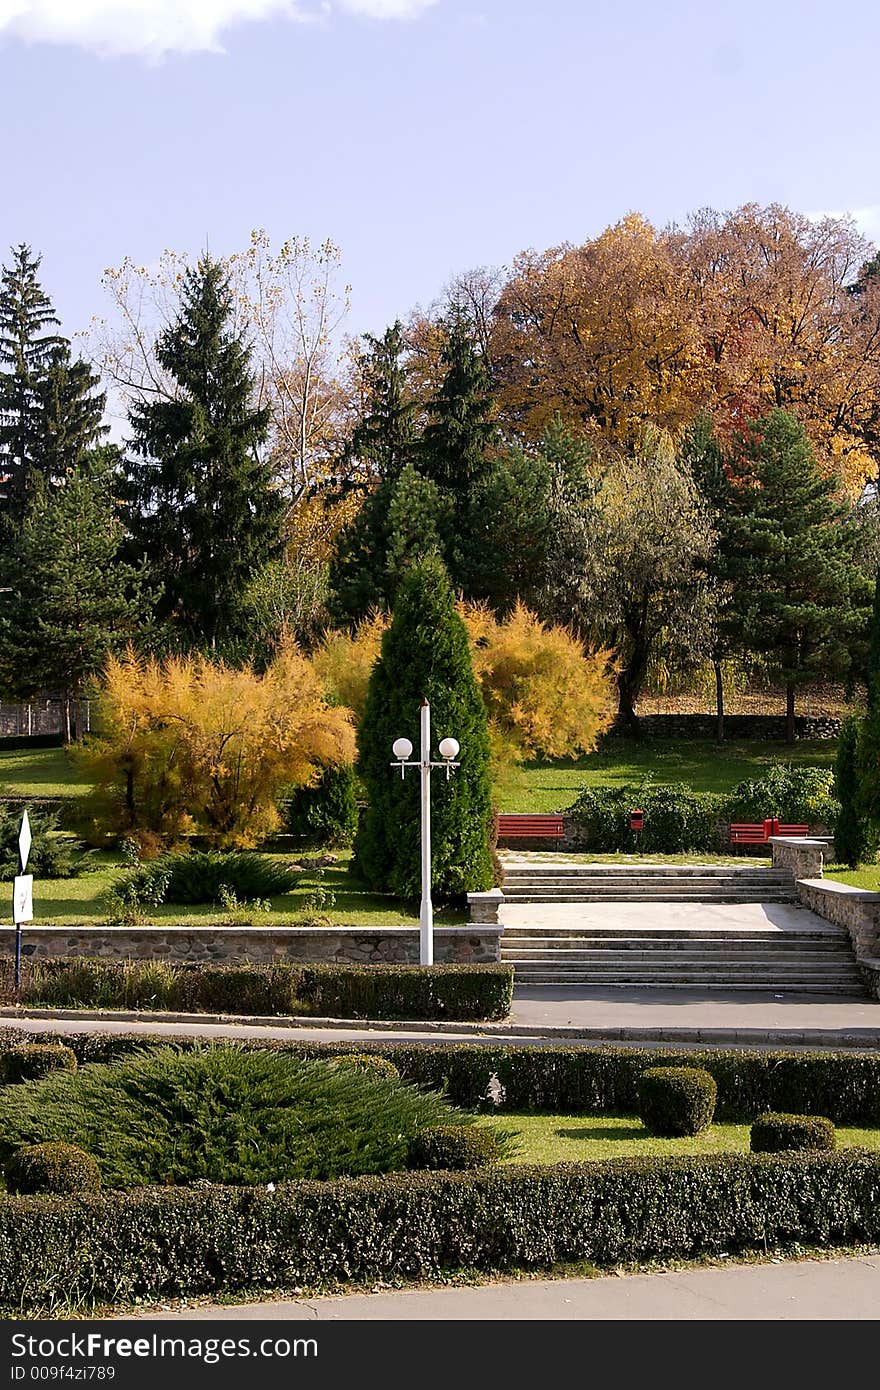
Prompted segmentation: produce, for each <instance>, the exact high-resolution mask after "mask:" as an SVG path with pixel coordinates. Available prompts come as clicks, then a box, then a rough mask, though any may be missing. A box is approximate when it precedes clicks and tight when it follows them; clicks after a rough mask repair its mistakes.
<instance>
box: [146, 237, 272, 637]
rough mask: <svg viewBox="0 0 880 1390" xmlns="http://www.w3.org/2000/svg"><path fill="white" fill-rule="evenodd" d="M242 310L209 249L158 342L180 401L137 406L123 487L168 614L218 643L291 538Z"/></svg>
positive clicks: (184, 629) (233, 632) (185, 630)
mask: <svg viewBox="0 0 880 1390" xmlns="http://www.w3.org/2000/svg"><path fill="white" fill-rule="evenodd" d="M233 309H234V306H233V294H232V289H231V286H230V281H229V275H228V272H227V271H226V270H225V269H224V268H223V266H222V265H220V264H219V263H218V262H216V261H214V260H212V259H211V258H210V256H207V255H206V256H203V257H202V259H201V260H200V261H199V262H198V265H197V266H195V267H193V268H192V269H190V270H189V271H188V272H187V274H186V276H185V278H184V282H183V287H182V290H181V296H180V309H179V312H178V316H177V319H176V321H175V322H174V324H172V326H171V327H170V328H168V329H167V330H166V331H165V332H164V333H162V335H161V337H160V338H159V340H158V343H157V345H156V356H157V360H158V362H159V364H160V366H161V367H162V368H163V370H164V371H165V372H166V373H167V374H168V375H169V377H170V379H171V381H172V382H173V386H174V395H173V398H166V399H161V400H152V399H148V400H141V401H139V402H137V403H136V404H135V405H134V406H133V407H132V409H131V412H130V421H131V425H132V430H133V439H132V443H133V447H134V454H135V456H134V457H133V458H131V459H130V460H129V461H128V463H127V464H126V469H125V472H126V480H125V483H124V487H123V504H124V508H125V521H126V526H127V529H128V532H129V545H128V553H129V555H130V556H131V557H132V558H134V559H136V560H138V561H140V562H141V563H148V564H149V565H150V566H152V568H153V569H154V571H155V573H156V574H157V576H158V578H159V582H160V583H161V586H162V589H161V595H160V600H159V606H158V612H159V616H160V617H161V618H170V619H171V620H172V621H173V622H174V624H175V625H176V626H177V627H178V629H179V630H180V632H181V634H182V635H183V637H184V639H185V640H186V641H188V642H189V643H190V644H191V645H193V646H195V647H206V648H209V649H216V648H217V647H219V646H222V645H223V643H224V642H227V641H231V640H234V639H235V637H236V636H237V635H238V628H239V626H240V625H241V619H240V605H241V600H242V596H243V594H244V591H245V589H246V587H247V584H248V581H249V580H250V578H251V577H252V575H254V574H255V573H256V571H257V570H259V569H260V568H261V567H262V566H263V565H265V564H266V563H267V562H268V561H270V560H272V559H273V558H275V557H276V556H277V555H278V554H279V553H280V550H281V545H282V523H283V516H284V507H283V502H282V500H281V498H280V496H279V495H278V493H277V492H276V491H275V490H274V488H273V487H272V481H271V470H270V468H269V465H268V464H267V462H266V461H265V459H264V458H263V457H262V453H261V450H262V446H263V444H264V442H265V439H266V434H267V431H268V425H269V412H268V410H266V409H258V408H256V407H255V406H254V404H253V401H254V379H253V376H252V373H251V368H250V353H249V348H248V346H247V344H246V342H245V341H244V339H243V338H242V336H241V334H240V333H238V332H237V331H236V329H235V325H234V321H233Z"/></svg>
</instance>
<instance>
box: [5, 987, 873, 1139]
mask: <svg viewBox="0 0 880 1390" xmlns="http://www.w3.org/2000/svg"><path fill="white" fill-rule="evenodd" d="M434 968H435V969H437V968H438V967H434ZM439 968H440V969H443V968H444V967H439ZM447 968H448V967H447ZM483 969H484V970H493V969H495V970H497V969H498V967H491V966H486V967H483ZM22 1041H23V1038H22V1034H21V1033H20V1032H18V1031H17V1030H15V1031H13V1030H11V1029H10V1030H8V1031H7V1033H6V1035H5V1037H2V1038H0V1045H2V1046H3V1047H4V1048H6V1049H8V1048H9V1047H10V1046H11V1045H13V1044H17V1043H20V1042H22ZM34 1041H42V1042H49V1041H52V1042H61V1043H65V1044H67V1046H69V1047H70V1048H71V1049H72V1050H73V1052H74V1053H75V1054H76V1056H77V1058H78V1060H79V1062H80V1063H81V1064H82V1063H85V1062H105V1061H111V1060H112V1059H113V1058H115V1057H121V1056H125V1055H126V1054H128V1053H130V1052H133V1051H137V1050H139V1049H141V1048H144V1047H150V1046H153V1047H162V1046H164V1045H165V1044H166V1041H167V1040H166V1039H164V1038H148V1037H144V1036H142V1035H130V1036H125V1035H122V1034H106V1033H89V1032H83V1033H78V1034H65V1035H63V1036H62V1035H60V1034H59V1035H57V1036H50V1035H48V1034H44V1033H41V1034H40V1035H39V1037H36V1036H35V1037H34ZM175 1042H176V1044H177V1045H178V1046H180V1047H186V1046H187V1045H190V1046H196V1045H197V1044H196V1041H195V1040H190V1041H188V1040H187V1039H184V1038H179V1039H176V1040H175ZM239 1045H240V1046H248V1047H272V1048H282V1049H284V1050H285V1051H287V1050H290V1051H293V1052H295V1053H297V1055H299V1056H305V1057H325V1056H329V1057H332V1056H337V1055H339V1054H340V1053H346V1052H348V1053H350V1052H351V1044H350V1043H348V1044H346V1043H330V1044H327V1043H324V1044H321V1043H303V1042H296V1041H294V1040H291V1041H290V1042H286V1041H285V1042H256V1041H255V1042H251V1043H247V1044H244V1043H242V1044H239ZM357 1046H358V1051H359V1052H362V1053H368V1054H371V1055H372V1054H378V1055H379V1056H382V1057H388V1058H390V1059H391V1061H393V1062H394V1064H395V1066H396V1067H397V1068H398V1070H399V1071H400V1074H401V1076H402V1077H403V1079H404V1080H405V1081H414V1082H416V1083H417V1084H418V1085H420V1086H426V1087H428V1088H430V1089H431V1090H442V1089H444V1088H445V1090H446V1094H447V1095H448V1098H449V1100H450V1101H451V1102H452V1104H453V1105H457V1106H460V1107H461V1108H462V1109H464V1110H477V1109H480V1108H482V1109H483V1110H484V1111H491V1112H495V1111H497V1112H499V1113H503V1112H504V1111H529V1110H531V1111H535V1112H537V1113H542V1112H543V1113H545V1114H558V1115H578V1114H582V1115H590V1114H603V1113H604V1114H608V1115H635V1114H637V1113H638V1082H639V1077H640V1075H641V1073H642V1072H643V1071H644V1070H645V1069H646V1068H648V1067H657V1066H661V1067H702V1068H704V1069H705V1070H706V1071H708V1072H709V1073H710V1074H711V1075H712V1076H713V1077H714V1079H715V1083H716V1085H717V1088H718V1099H717V1105H716V1110H715V1119H716V1120H718V1121H720V1122H722V1123H726V1122H730V1123H734V1124H748V1123H751V1121H752V1120H755V1119H757V1117H758V1116H759V1115H762V1114H765V1113H767V1112H768V1111H774V1112H780V1111H782V1112H786V1113H788V1114H798V1115H827V1116H828V1118H829V1119H830V1120H832V1121H833V1122H834V1123H835V1124H838V1125H868V1126H871V1125H880V1052H856V1051H849V1050H846V1051H843V1050H841V1051H838V1052H832V1051H821V1052H819V1051H817V1052H807V1051H803V1052H770V1051H767V1052H763V1051H754V1052H748V1051H744V1050H738V1051H721V1050H718V1051H706V1052H697V1051H693V1052H675V1051H673V1050H671V1049H669V1050H666V1049H663V1050H659V1049H653V1050H652V1049H650V1048H626V1047H594V1046H577V1045H572V1046H567V1047H561V1046H556V1045H554V1046H551V1047H518V1046H516V1045H513V1044H504V1043H501V1044H496V1043H446V1042H444V1043H427V1044H426V1043H406V1042H389V1043H368V1042H362V1041H359V1042H358V1045H357Z"/></svg>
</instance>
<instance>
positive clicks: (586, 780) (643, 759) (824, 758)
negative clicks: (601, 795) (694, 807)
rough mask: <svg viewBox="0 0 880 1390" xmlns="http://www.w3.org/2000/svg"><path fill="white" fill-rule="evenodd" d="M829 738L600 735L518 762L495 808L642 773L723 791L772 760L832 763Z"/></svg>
mask: <svg viewBox="0 0 880 1390" xmlns="http://www.w3.org/2000/svg"><path fill="white" fill-rule="evenodd" d="M836 750H837V744H836V742H835V741H834V740H833V739H823V740H821V741H816V742H808V741H806V740H804V741H803V742H798V743H795V744H787V743H769V742H763V741H753V742H737V743H725V744H722V745H721V746H720V747H719V745H717V744H715V743H713V742H712V741H711V740H709V739H707V740H705V741H703V742H700V741H698V740H696V739H693V740H682V741H681V742H679V741H677V740H675V739H654V740H645V741H644V742H638V741H636V740H630V739H618V738H613V739H611V738H610V739H606V740H605V743H604V746H603V747H602V748H601V749H600V750H599V751H598V752H596V753H591V754H590V755H589V757H586V758H579V759H570V758H562V759H558V760H557V761H554V762H542V763H523V764H522V765H521V766H520V767H518V768H514V769H512V770H511V771H510V772H509V773H508V774H507V775H506V776H505V777H504V779H503V780H500V781H499V782H498V783H497V784H496V786H495V789H494V793H495V800H496V803H497V805H498V809H499V810H500V811H508V812H515V811H521V812H524V811H535V812H541V811H559V810H562V809H564V808H565V807H567V806H570V805H571V804H572V802H573V801H574V800H575V799H576V798H577V796H578V793H579V792H581V791H582V790H583V789H584V787H588V786H593V787H618V786H624V785H627V784H634V785H636V786H637V785H638V784H639V783H640V782H642V781H643V780H644V779H645V777H649V776H650V777H651V779H652V780H653V781H654V782H656V783H668V782H686V783H687V785H688V786H689V787H690V788H691V789H692V790H693V791H697V792H729V791H732V790H733V788H734V787H735V786H736V785H737V783H738V782H742V781H745V780H746V779H747V778H755V777H758V776H760V774H761V773H762V772H763V771H765V769H766V768H767V767H768V766H769V765H770V764H771V763H774V762H790V763H794V764H795V765H796V766H797V765H803V764H808V765H810V766H815V767H829V768H830V767H833V766H834V759H835V756H836Z"/></svg>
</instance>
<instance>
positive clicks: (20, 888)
mask: <svg viewBox="0 0 880 1390" xmlns="http://www.w3.org/2000/svg"><path fill="white" fill-rule="evenodd" d="M12 920H13V922H14V923H15V925H16V926H18V924H19V923H20V922H32V921H33V920H34V876H33V874H20V875H19V877H18V878H17V879H16V880H15V882H14V884H13V885H12Z"/></svg>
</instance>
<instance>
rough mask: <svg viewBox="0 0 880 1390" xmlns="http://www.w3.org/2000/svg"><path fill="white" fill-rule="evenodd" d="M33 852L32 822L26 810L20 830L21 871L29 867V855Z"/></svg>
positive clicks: (19, 852)
mask: <svg viewBox="0 0 880 1390" xmlns="http://www.w3.org/2000/svg"><path fill="white" fill-rule="evenodd" d="M30 852H31V823H30V821H29V820H28V813H27V811H25V813H24V815H23V816H22V818H21V828H20V830H19V832H18V857H19V859H20V860H21V872H22V873H24V871H25V869H26V868H27V862H28V855H29V854H30Z"/></svg>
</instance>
